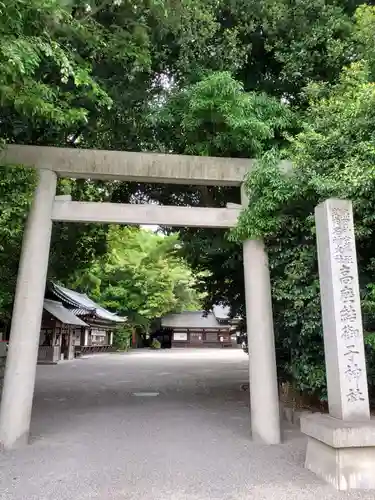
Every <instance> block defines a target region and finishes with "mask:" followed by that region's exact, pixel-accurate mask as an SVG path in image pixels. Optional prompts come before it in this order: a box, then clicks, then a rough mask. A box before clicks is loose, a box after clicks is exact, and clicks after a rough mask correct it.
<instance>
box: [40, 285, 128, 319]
mask: <svg viewBox="0 0 375 500" xmlns="http://www.w3.org/2000/svg"><path fill="white" fill-rule="evenodd" d="M49 288H50V290H51V291H52V293H54V294H55V295H56V296H57V297H59V298H60V300H62V301H63V302H64V303H66V304H69V305H70V306H71V309H73V310H75V311H76V310H77V309H78V310H79V313H78V311H76V312H75V313H74V314H79V316H86V315H90V314H95V315H96V316H97V317H98V318H100V319H104V320H106V321H113V322H114V323H124V322H125V321H126V318H122V317H120V316H118V315H117V314H114V313H111V312H110V311H107V309H104V307H101V306H100V305H99V304H97V303H96V302H94V301H93V300H91V299H90V298H89V297H88V296H87V295H86V294H84V293H79V292H76V291H75V290H69V288H65V287H63V286H60V285H57V284H56V283H49Z"/></svg>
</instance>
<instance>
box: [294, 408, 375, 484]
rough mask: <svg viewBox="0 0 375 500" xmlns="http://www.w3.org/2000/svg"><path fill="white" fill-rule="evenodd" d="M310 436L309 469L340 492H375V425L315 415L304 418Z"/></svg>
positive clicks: (374, 423) (303, 421) (304, 425)
mask: <svg viewBox="0 0 375 500" xmlns="http://www.w3.org/2000/svg"><path fill="white" fill-rule="evenodd" d="M301 431H302V432H303V433H304V434H306V435H307V436H308V443H307V450H306V461H305V467H306V468H307V469H309V470H311V471H312V472H315V474H317V476H319V477H321V478H322V479H324V480H325V481H327V482H328V483H330V484H332V485H333V486H334V487H335V488H336V489H337V490H356V489H366V490H368V489H374V490H375V421H374V420H366V421H364V422H347V421H343V420H338V419H336V418H333V417H330V416H329V415H322V414H320V413H314V414H312V415H306V416H302V417H301Z"/></svg>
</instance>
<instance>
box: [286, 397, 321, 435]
mask: <svg viewBox="0 0 375 500" xmlns="http://www.w3.org/2000/svg"><path fill="white" fill-rule="evenodd" d="M311 413H313V412H312V411H311V410H302V409H300V408H293V407H291V406H285V403H283V402H281V401H280V416H281V419H282V420H285V421H286V422H288V423H289V424H292V425H295V426H296V427H298V428H299V429H300V428H301V417H302V416H305V415H310V414H311Z"/></svg>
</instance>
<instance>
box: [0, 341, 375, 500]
mask: <svg viewBox="0 0 375 500" xmlns="http://www.w3.org/2000/svg"><path fill="white" fill-rule="evenodd" d="M247 360H248V358H247V356H245V355H244V354H243V353H242V351H239V350H203V351H195V350H172V351H160V352H148V351H143V352H135V353H131V354H125V355H122V354H103V355H97V356H91V357H88V358H86V359H81V360H75V361H72V362H65V363H62V364H60V365H58V366H38V370H37V372H38V373H37V385H36V394H35V404H34V412H33V422H32V434H33V440H32V444H31V445H30V446H28V447H27V448H24V449H21V450H17V451H14V452H8V453H3V454H1V455H0V499H1V500H21V499H22V500H84V499H90V498H92V499H97V500H120V499H121V500H125V499H128V500H244V499H246V500H263V499H264V500H271V499H275V500H296V499H298V500H300V499H301V500H311V499H319V500H322V499H324V500H334V499H353V500H354V499H366V500H367V499H368V500H370V499H371V500H373V499H374V493H351V494H345V493H338V492H336V491H335V490H333V489H332V488H331V487H330V486H328V485H326V484H325V483H323V482H321V481H320V480H318V479H317V478H316V477H315V476H314V475H313V474H311V473H310V472H308V471H306V470H305V469H304V468H303V459H304V447H305V439H304V438H303V437H302V436H301V435H300V434H299V432H297V431H295V430H293V429H286V430H285V444H283V445H280V446H275V447H267V446H262V445H259V444H255V443H253V442H251V440H250V439H249V409H248V393H247V392H243V391H241V390H240V385H241V383H243V382H245V381H246V380H247ZM134 393H139V394H138V395H134ZM142 393H148V394H142ZM155 393H157V395H155Z"/></svg>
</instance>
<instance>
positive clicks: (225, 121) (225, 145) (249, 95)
mask: <svg viewBox="0 0 375 500" xmlns="http://www.w3.org/2000/svg"><path fill="white" fill-rule="evenodd" d="M152 119H153V120H154V122H155V123H156V125H157V126H156V127H155V128H156V130H157V132H158V133H159V134H160V141H161V142H162V143H163V144H167V149H172V148H173V151H176V152H178V153H182V154H198V155H211V156H232V157H246V158H253V157H256V156H257V155H260V154H262V152H263V151H265V150H268V149H270V148H272V147H281V145H282V144H283V143H284V141H285V140H284V138H283V134H284V133H285V132H286V130H290V129H291V128H292V127H293V124H294V121H295V118H294V116H293V114H292V112H291V111H290V108H289V106H288V105H287V104H282V103H281V102H280V101H279V100H278V99H276V98H273V97H270V96H267V95H266V94H264V93H257V92H245V91H244V89H243V86H242V85H241V84H240V83H239V82H237V81H236V80H235V79H234V78H233V77H232V76H231V75H230V74H229V73H227V72H217V73H214V74H212V75H209V76H207V77H206V78H204V79H203V80H202V81H200V82H198V83H195V84H192V85H191V86H188V87H186V88H184V89H182V90H181V91H175V92H172V93H171V95H170V98H169V99H168V100H167V101H166V103H165V104H164V106H163V107H162V108H161V109H160V111H159V113H158V112H157V109H156V110H155V109H153V110H152ZM168 138H169V142H168V143H167V140H168ZM249 166H250V162H249ZM177 193H178V192H177V190H176V189H174V190H173V195H174V196H173V197H172V196H171V197H169V198H168V196H169V193H168V192H163V193H162V196H160V197H158V199H159V200H161V201H162V202H163V203H175V204H187V205H198V206H199V205H203V206H217V207H220V206H225V205H226V203H227V202H237V203H239V202H240V199H239V198H240V193H239V189H233V188H229V189H228V188H215V187H214V188H211V187H194V188H190V189H189V190H187V189H186V188H184V191H183V192H182V193H181V192H180V193H179V194H177ZM181 238H182V240H183V242H184V247H183V248H184V252H185V256H186V257H187V258H188V260H189V262H190V263H191V265H193V267H194V268H195V269H197V270H199V271H202V270H204V269H209V270H210V271H211V274H209V276H207V277H206V279H205V280H204V281H203V283H202V287H204V290H205V291H206V292H207V298H208V301H207V303H206V306H207V308H209V306H210V305H212V303H215V302H216V303H218V302H225V303H228V304H230V305H231V306H232V309H233V313H241V314H244V292H243V266H242V248H241V245H240V244H238V243H235V242H230V241H228V239H227V238H226V237H225V232H224V231H215V232H213V231H212V230H204V229H198V230H197V229H194V228H193V229H185V230H182V231H181Z"/></svg>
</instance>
